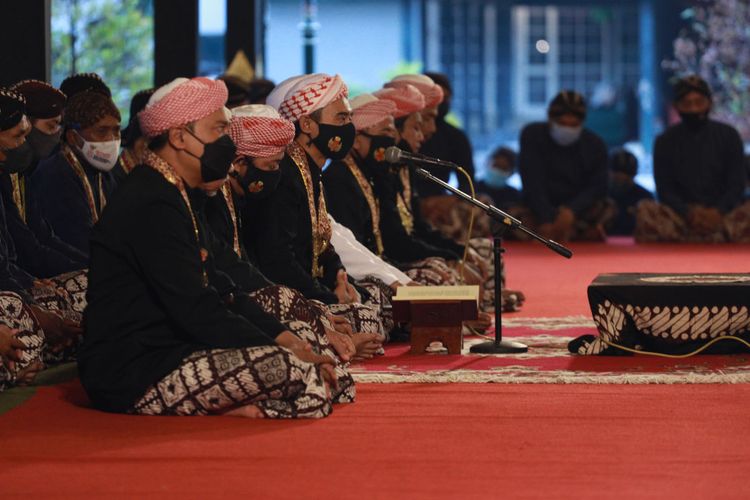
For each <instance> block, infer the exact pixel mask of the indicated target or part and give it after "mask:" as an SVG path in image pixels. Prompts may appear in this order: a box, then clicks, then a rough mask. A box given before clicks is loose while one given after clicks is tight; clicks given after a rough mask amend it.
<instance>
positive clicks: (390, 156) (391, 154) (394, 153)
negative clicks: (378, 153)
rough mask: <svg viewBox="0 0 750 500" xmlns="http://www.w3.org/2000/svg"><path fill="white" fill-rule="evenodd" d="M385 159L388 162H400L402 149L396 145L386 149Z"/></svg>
mask: <svg viewBox="0 0 750 500" xmlns="http://www.w3.org/2000/svg"><path fill="white" fill-rule="evenodd" d="M385 161H387V162H388V163H398V162H400V161H401V150H400V149H398V148H397V147H396V146H391V147H389V148H388V149H386V150H385Z"/></svg>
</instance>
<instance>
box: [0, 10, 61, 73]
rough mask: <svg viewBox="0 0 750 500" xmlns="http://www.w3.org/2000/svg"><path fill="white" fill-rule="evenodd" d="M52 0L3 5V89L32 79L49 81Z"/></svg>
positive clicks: (0, 59)
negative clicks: (20, 81)
mask: <svg viewBox="0 0 750 500" xmlns="http://www.w3.org/2000/svg"><path fill="white" fill-rule="evenodd" d="M49 18H50V0H24V1H23V2H0V19H3V20H5V21H6V22H4V23H3V29H1V30H0V46H1V47H3V50H2V51H1V52H0V86H2V87H5V86H8V85H11V84H13V83H15V82H17V81H19V80H25V79H28V78H33V79H35V80H43V81H49V76H50V75H49V60H50V57H49V53H50V34H49V33H50V28H49Z"/></svg>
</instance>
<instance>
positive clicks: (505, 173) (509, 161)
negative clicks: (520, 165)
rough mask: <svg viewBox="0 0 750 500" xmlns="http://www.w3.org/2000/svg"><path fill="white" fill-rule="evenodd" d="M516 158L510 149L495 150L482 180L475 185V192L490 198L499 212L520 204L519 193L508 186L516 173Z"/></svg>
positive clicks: (503, 147) (500, 148)
mask: <svg viewBox="0 0 750 500" xmlns="http://www.w3.org/2000/svg"><path fill="white" fill-rule="evenodd" d="M517 158H518V155H517V154H516V152H515V151H513V150H512V149H510V148H507V147H505V146H501V147H499V148H497V149H496V150H494V151H493V152H492V155H491V156H490V157H489V160H488V162H487V169H486V170H485V172H484V178H483V179H482V180H481V181H480V182H478V183H477V191H479V192H480V193H483V194H486V195H488V196H489V197H490V198H492V204H493V205H495V206H496V207H498V208H500V209H501V210H505V211H508V210H511V209H514V208H515V206H516V205H518V204H519V203H520V202H521V192H520V191H519V190H518V189H516V188H514V187H513V186H511V185H510V184H508V180H509V179H510V178H511V177H512V176H513V174H514V173H515V172H516V162H517Z"/></svg>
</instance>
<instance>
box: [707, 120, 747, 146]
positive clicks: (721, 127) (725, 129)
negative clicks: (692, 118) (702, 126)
mask: <svg viewBox="0 0 750 500" xmlns="http://www.w3.org/2000/svg"><path fill="white" fill-rule="evenodd" d="M708 126H709V127H711V128H713V129H714V130H716V131H717V132H719V133H721V134H722V135H725V136H727V137H731V138H732V139H735V138H736V139H737V140H739V141H742V138H741V137H740V133H739V131H738V130H737V129H736V128H735V127H734V126H733V125H730V124H729V123H725V122H720V121H717V120H709V121H708Z"/></svg>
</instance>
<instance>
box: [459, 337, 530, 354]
mask: <svg viewBox="0 0 750 500" xmlns="http://www.w3.org/2000/svg"><path fill="white" fill-rule="evenodd" d="M528 350H529V348H528V346H526V345H525V344H521V343H520V342H513V341H512V340H501V341H500V342H496V341H489V342H482V343H481V344H476V345H473V346H471V348H470V349H469V351H471V352H473V353H476V354H522V353H524V352H527V351H528Z"/></svg>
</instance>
